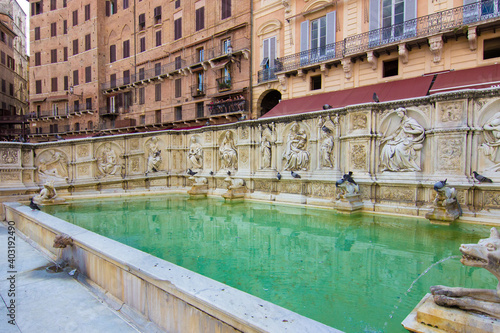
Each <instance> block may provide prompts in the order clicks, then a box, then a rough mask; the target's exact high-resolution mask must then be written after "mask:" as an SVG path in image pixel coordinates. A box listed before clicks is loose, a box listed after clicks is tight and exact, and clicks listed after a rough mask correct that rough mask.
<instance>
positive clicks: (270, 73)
mask: <svg viewBox="0 0 500 333" xmlns="http://www.w3.org/2000/svg"><path fill="white" fill-rule="evenodd" d="M282 70H283V69H282V68H278V67H272V68H271V67H270V68H264V69H261V70H260V71H258V72H257V80H258V82H259V83H261V82H266V81H271V80H276V72H279V71H282Z"/></svg>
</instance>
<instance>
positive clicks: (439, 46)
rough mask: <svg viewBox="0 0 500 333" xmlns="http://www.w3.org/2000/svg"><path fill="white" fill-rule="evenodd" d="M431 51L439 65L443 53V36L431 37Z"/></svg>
mask: <svg viewBox="0 0 500 333" xmlns="http://www.w3.org/2000/svg"><path fill="white" fill-rule="evenodd" d="M429 50H430V51H431V52H432V55H433V56H434V59H433V61H434V62H435V63H438V62H440V61H441V52H442V51H443V36H442V35H438V36H432V37H429Z"/></svg>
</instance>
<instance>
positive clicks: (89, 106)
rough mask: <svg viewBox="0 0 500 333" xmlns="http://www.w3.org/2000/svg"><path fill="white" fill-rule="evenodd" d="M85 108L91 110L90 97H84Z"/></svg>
mask: <svg viewBox="0 0 500 333" xmlns="http://www.w3.org/2000/svg"><path fill="white" fill-rule="evenodd" d="M85 109H87V110H92V97H89V98H86V99H85Z"/></svg>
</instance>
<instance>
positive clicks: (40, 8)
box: [31, 1, 43, 16]
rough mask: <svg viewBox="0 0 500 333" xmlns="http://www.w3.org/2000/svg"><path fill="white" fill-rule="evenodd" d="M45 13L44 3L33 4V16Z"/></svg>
mask: <svg viewBox="0 0 500 333" xmlns="http://www.w3.org/2000/svg"><path fill="white" fill-rule="evenodd" d="M42 13H43V2H42V1H38V2H32V3H31V16H33V15H39V14H42Z"/></svg>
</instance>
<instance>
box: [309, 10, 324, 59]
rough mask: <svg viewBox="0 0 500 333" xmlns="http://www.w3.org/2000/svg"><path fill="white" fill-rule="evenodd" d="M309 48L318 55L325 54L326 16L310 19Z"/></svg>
mask: <svg viewBox="0 0 500 333" xmlns="http://www.w3.org/2000/svg"><path fill="white" fill-rule="evenodd" d="M310 49H311V51H312V52H314V53H316V55H318V56H324V55H325V54H326V16H323V17H320V18H318V19H316V20H313V21H311V44H310Z"/></svg>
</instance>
